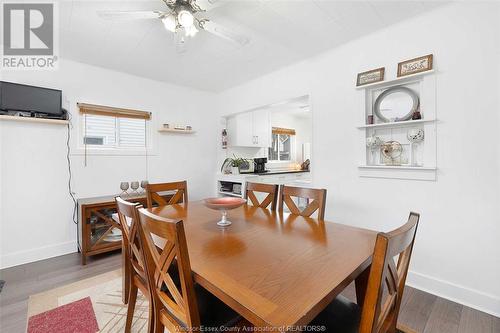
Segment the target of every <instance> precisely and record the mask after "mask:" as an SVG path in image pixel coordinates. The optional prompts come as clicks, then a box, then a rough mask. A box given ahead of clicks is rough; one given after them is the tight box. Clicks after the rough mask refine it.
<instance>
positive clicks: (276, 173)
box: [242, 170, 310, 176]
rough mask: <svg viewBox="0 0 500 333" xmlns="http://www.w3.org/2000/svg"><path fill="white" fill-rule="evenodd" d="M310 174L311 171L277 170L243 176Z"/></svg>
mask: <svg viewBox="0 0 500 333" xmlns="http://www.w3.org/2000/svg"><path fill="white" fill-rule="evenodd" d="M305 172H310V171H309V170H275V171H268V172H260V173H243V174H242V175H257V176H267V175H282V174H286V173H305Z"/></svg>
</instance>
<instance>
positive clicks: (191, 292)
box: [139, 208, 241, 333]
mask: <svg viewBox="0 0 500 333" xmlns="http://www.w3.org/2000/svg"><path fill="white" fill-rule="evenodd" d="M139 218H140V221H141V226H142V228H141V240H142V243H143V244H144V254H145V262H146V270H147V273H148V274H147V277H148V283H149V286H150V289H151V295H152V298H153V304H154V323H155V330H154V332H155V333H160V332H161V333H163V332H164V329H165V328H167V330H168V331H169V332H185V331H186V330H188V331H190V332H191V331H199V330H200V327H201V325H203V326H204V327H205V328H206V327H217V328H219V329H220V327H233V326H234V325H236V324H237V323H238V322H240V320H241V317H240V316H239V315H238V314H237V313H236V312H234V311H233V310H232V309H231V308H229V307H228V306H226V305H225V304H224V303H222V302H221V301H220V300H218V299H217V298H216V297H215V296H213V295H212V294H211V293H210V292H208V291H207V290H205V289H203V288H202V287H201V286H200V285H198V284H194V281H193V277H192V275H191V263H190V261H189V253H188V248H187V242H186V236H185V233H184V225H183V222H182V220H170V219H166V218H163V217H160V216H156V215H154V214H152V213H150V212H149V211H147V210H146V209H143V208H142V209H139ZM153 238H154V240H153ZM160 243H161V244H160Z"/></svg>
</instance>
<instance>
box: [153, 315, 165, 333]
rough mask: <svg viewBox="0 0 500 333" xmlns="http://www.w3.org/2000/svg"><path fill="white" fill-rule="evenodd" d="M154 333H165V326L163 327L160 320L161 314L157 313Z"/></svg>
mask: <svg viewBox="0 0 500 333" xmlns="http://www.w3.org/2000/svg"><path fill="white" fill-rule="evenodd" d="M154 326H155V329H154V333H164V332H165V326H163V324H162V322H161V320H160V314H159V313H158V312H156V315H155V319H154Z"/></svg>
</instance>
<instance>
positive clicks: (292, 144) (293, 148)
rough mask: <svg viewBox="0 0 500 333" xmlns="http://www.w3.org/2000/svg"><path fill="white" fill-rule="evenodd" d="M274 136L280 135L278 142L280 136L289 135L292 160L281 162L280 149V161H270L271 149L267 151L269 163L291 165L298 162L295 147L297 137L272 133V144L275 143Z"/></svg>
mask: <svg viewBox="0 0 500 333" xmlns="http://www.w3.org/2000/svg"><path fill="white" fill-rule="evenodd" d="M273 135H278V140H279V136H280V135H289V136H290V159H289V160H281V159H279V158H280V150H279V147H278V159H277V160H271V159H269V156H270V154H269V149H270V147H269V148H268V149H267V162H268V163H271V164H290V163H296V162H297V156H296V155H297V154H296V153H295V152H296V151H295V145H296V140H295V135H290V134H284V133H271V144H272V142H273Z"/></svg>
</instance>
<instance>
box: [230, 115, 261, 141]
mask: <svg viewBox="0 0 500 333" xmlns="http://www.w3.org/2000/svg"><path fill="white" fill-rule="evenodd" d="M252 119H253V116H252V113H251V112H245V113H239V114H237V115H234V116H231V117H229V118H227V139H228V140H227V141H228V145H229V146H234V147H252V146H253V145H254V142H255V140H254V136H253V120H252Z"/></svg>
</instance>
